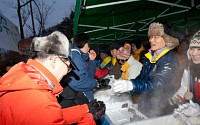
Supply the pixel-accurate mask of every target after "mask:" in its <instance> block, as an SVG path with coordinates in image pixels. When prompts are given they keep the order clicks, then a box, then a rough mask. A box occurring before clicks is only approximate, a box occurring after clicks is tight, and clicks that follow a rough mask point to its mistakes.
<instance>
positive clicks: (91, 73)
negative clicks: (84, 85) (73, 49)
mask: <svg viewBox="0 0 200 125" xmlns="http://www.w3.org/2000/svg"><path fill="white" fill-rule="evenodd" d="M95 72H96V60H89V64H88V74H89V77H91V78H94V75H95Z"/></svg>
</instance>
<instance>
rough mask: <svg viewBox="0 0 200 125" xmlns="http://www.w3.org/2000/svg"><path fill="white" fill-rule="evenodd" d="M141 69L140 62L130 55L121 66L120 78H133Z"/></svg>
mask: <svg viewBox="0 0 200 125" xmlns="http://www.w3.org/2000/svg"><path fill="white" fill-rule="evenodd" d="M141 69H142V64H141V63H140V62H139V61H137V60H135V59H134V58H133V57H132V56H130V58H129V59H128V61H127V62H126V63H125V64H124V65H123V66H122V68H121V70H122V79H123V80H130V79H135V78H136V77H137V76H138V75H139V74H140V71H141Z"/></svg>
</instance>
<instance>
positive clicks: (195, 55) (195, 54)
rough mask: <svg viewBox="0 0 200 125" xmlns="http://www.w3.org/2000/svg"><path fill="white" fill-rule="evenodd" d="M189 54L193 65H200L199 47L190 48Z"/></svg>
mask: <svg viewBox="0 0 200 125" xmlns="http://www.w3.org/2000/svg"><path fill="white" fill-rule="evenodd" d="M189 54H190V56H191V58H192V61H193V63H194V64H200V47H190V50H189Z"/></svg>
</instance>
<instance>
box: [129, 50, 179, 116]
mask: <svg viewBox="0 0 200 125" xmlns="http://www.w3.org/2000/svg"><path fill="white" fill-rule="evenodd" d="M151 59H152V55H151V53H150V52H149V53H147V54H145V59H144V62H143V68H142V71H141V72H140V75H139V76H138V77H137V78H136V79H132V80H131V81H132V83H133V84H134V89H133V90H132V91H131V93H136V94H140V98H139V102H138V104H139V109H140V110H144V112H145V113H146V115H148V114H149V115H150V116H152V117H153V116H159V115H162V114H163V112H164V110H165V108H166V107H167V106H168V98H169V97H171V96H173V94H174V93H175V91H176V83H177V75H178V69H179V63H178V60H177V57H176V55H175V54H174V52H173V51H170V50H169V49H165V50H164V51H162V52H161V53H160V55H159V56H158V57H156V58H155V60H154V61H151Z"/></svg>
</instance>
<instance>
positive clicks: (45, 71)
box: [27, 59, 63, 94]
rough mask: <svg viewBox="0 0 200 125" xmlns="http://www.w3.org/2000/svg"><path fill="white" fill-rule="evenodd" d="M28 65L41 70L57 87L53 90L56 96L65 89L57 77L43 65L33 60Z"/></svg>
mask: <svg viewBox="0 0 200 125" xmlns="http://www.w3.org/2000/svg"><path fill="white" fill-rule="evenodd" d="M27 64H29V65H32V66H33V67H35V68H37V69H38V70H40V71H41V72H42V73H43V74H44V75H45V76H46V77H47V78H48V79H49V80H50V81H51V82H52V83H53V84H54V86H55V87H54V88H53V89H52V91H53V93H54V94H59V93H61V92H62V90H63V88H62V86H61V85H60V83H59V82H58V80H57V79H56V77H55V76H54V75H53V74H52V73H51V72H50V71H49V70H48V69H47V68H45V67H44V66H43V65H42V64H40V63H39V62H37V61H35V60H32V59H29V60H28V62H27Z"/></svg>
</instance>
